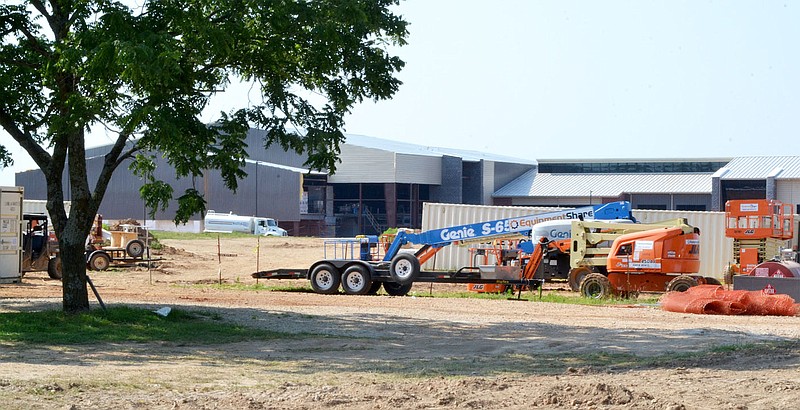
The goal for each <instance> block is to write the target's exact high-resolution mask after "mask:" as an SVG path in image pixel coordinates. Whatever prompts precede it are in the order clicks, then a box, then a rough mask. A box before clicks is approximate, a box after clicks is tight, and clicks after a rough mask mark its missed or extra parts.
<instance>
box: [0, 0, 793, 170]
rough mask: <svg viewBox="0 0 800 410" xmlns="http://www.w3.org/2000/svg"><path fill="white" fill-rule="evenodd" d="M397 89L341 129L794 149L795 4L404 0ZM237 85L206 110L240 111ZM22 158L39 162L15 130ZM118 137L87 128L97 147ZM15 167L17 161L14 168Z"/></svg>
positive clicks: (468, 138)
mask: <svg viewBox="0 0 800 410" xmlns="http://www.w3.org/2000/svg"><path fill="white" fill-rule="evenodd" d="M393 10H394V11H395V12H396V13H398V14H400V15H402V16H403V17H404V18H405V19H406V20H407V21H408V22H409V23H410V26H409V32H410V35H409V37H408V43H409V44H408V45H407V46H404V47H401V48H396V49H392V50H391V51H392V52H394V53H395V54H397V55H398V56H400V57H401V59H403V60H404V61H405V62H406V67H405V69H404V70H403V71H402V72H400V73H399V74H398V77H399V78H400V79H401V80H402V81H403V85H402V86H401V87H400V90H399V92H398V93H397V94H396V95H395V97H394V98H393V99H392V100H388V101H379V102H377V103H374V102H372V101H368V102H365V103H363V104H360V105H358V106H356V107H355V108H354V109H353V111H352V113H351V114H350V115H349V116H348V117H347V118H346V126H345V132H346V133H352V134H361V135H368V136H372V137H378V138H385V139H389V140H396V141H404V142H409V143H414V144H419V145H429V146H440V147H450V148H461V149H469V150H476V151H484V152H490V153H494V154H500V155H507V156H512V157H518V158H526V159H530V158H533V159H582V158H587V159H588V158H592V159H597V158H615V159H619V158H727V157H735V156H750V155H800V148H797V146H798V144H797V143H796V140H797V139H798V137H799V136H800V115H798V107H800V52H798V50H799V49H798V43H799V42H800V24H798V22H800V2H792V1H788V0H785V1H700V0H694V1H647V0H639V1H608V0H607V1H589V0H586V1H563V0H561V1H556V0H548V1H539V0H496V1H492V2H486V1H478V0H406V1H402V2H401V4H400V5H399V6H397V7H393ZM248 91H249V87H248V86H246V85H235V86H232V87H231V88H229V90H228V91H226V92H225V93H222V94H220V95H219V96H218V97H216V98H215V100H214V101H213V103H212V106H211V107H210V108H209V110H208V111H207V112H208V113H209V114H208V118H207V120H209V121H210V120H211V119H212V116H211V114H212V113H216V112H218V111H220V110H228V109H232V108H235V107H236V105H237V104H239V103H240V102H241V101H242V100H243V98H246V97H247V93H248ZM0 138H2V141H3V145H6V147H8V148H10V149H11V150H12V152H13V155H14V159H15V162H16V164H15V166H14V167H12V168H11V169H10V170H9V169H3V170H0V185H4V186H5V185H13V184H14V179H13V172H18V171H21V170H26V169H32V168H35V164H33V162H32V161H31V160H30V158H27V157H26V155H25V154H24V152H22V151H21V149H19V147H18V146H17V145H16V142H14V141H13V140H11V139H10V137H9V136H8V135H7V134H2V135H0ZM109 141H110V137H109V136H106V135H103V134H102V133H93V134H92V136H91V137H90V140H89V141H88V146H90V147H91V146H97V145H101V144H104V143H107V142H109ZM9 171H13V172H9Z"/></svg>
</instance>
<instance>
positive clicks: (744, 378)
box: [0, 238, 800, 409]
mask: <svg viewBox="0 0 800 410" xmlns="http://www.w3.org/2000/svg"><path fill="white" fill-rule="evenodd" d="M166 244H167V245H169V246H170V247H171V248H169V249H168V250H167V251H165V253H164V255H163V258H165V260H164V261H163V262H162V265H161V267H160V268H159V270H156V271H153V272H148V271H146V270H132V269H124V270H116V271H107V272H94V273H92V279H93V280H94V282H95V284H96V285H98V287H99V289H100V293H101V296H102V297H103V298H104V300H105V302H106V303H108V304H111V305H113V304H136V305H140V306H145V307H148V308H152V309H156V308H159V307H163V306H170V307H172V308H183V309H201V310H204V311H213V312H215V313H218V314H219V316H220V317H221V318H222V319H223V320H230V321H235V322H239V323H242V324H246V325H247V326H253V327H260V328H264V329H271V330H275V331H280V332H288V333H292V334H296V335H297V336H296V337H292V338H283V339H278V340H264V341H252V342H246V343H235V344H228V345H212V346H207V345H201V346H194V345H175V344H168V343H163V344H112V345H105V344H104V345H87V346H42V347H36V346H19V345H1V346H0V407H2V408H74V409H86V408H131V409H132V408H148V409H149V408H163V409H173V408H177V409H181V408H186V409H194V408H237V409H238V408H252V409H260V408H320V407H326V408H348V409H350V408H356V409H373V408H531V407H541V408H570V409H571V408H581V409H583V408H597V409H606V408H608V409H622V408H625V409H631V408H632V409H683V408H686V409H695V408H696V409H709V408H720V409H745V408H747V409H773V408H774V409H786V408H794V407H796V405H797V403H798V402H800V317H720V316H699V315H687V314H675V313H669V312H664V311H661V310H660V309H658V308H657V307H656V306H641V305H632V306H629V307H587V306H576V305H564V304H552V303H544V302H537V301H535V300H534V301H509V300H474V299H435V298H429V297H424V295H425V294H427V287H425V289H417V290H415V292H416V296H407V297H389V296H364V297H355V296H346V295H331V296H324V295H316V294H311V293H298V292H268V291H259V292H253V291H240V290H221V289H215V288H211V287H207V286H188V285H190V284H202V283H209V282H214V281H216V280H218V278H219V276H220V274H221V276H222V277H223V279H224V281H226V282H228V283H232V282H237V281H238V282H242V283H251V282H254V280H253V279H251V278H250V277H249V274H250V273H252V272H253V271H255V270H256V262H255V261H256V253H255V252H256V246H255V245H256V244H255V239H253V240H250V239H237V240H229V241H224V242H223V244H224V245H223V248H222V249H221V253H222V254H223V255H224V256H223V257H222V258H221V263H220V259H218V257H217V252H216V251H217V248H216V247H217V243H216V241H185V242H178V241H166ZM320 249H321V242H320V240H318V239H304V238H288V239H287V238H267V239H266V240H264V239H262V242H261V244H260V246H259V249H258V251H259V252H260V256H259V258H258V265H259V266H258V268H259V269H267V268H272V267H303V266H307V265H308V263H310V262H311V261H313V260H315V259H318V258H320V257H321V256H322V255H321V252H320ZM59 295H60V287H59V286H58V283H57V282H55V281H52V280H48V279H46V275H40V274H28V275H27V276H26V277H25V278H24V280H23V284H22V285H0V303H1V305H0V311H15V310H23V309H44V308H58V307H59V306H60V299H59Z"/></svg>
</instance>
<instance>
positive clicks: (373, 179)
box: [328, 145, 395, 184]
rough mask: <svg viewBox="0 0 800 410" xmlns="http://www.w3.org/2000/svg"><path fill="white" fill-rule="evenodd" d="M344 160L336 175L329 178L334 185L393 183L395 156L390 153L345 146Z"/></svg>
mask: <svg viewBox="0 0 800 410" xmlns="http://www.w3.org/2000/svg"><path fill="white" fill-rule="evenodd" d="M339 158H340V159H341V160H342V162H340V163H339V164H337V165H336V173H335V174H333V175H331V176H330V177H328V182H329V183H332V184H357V183H365V184H368V183H393V182H395V154H394V153H393V152H390V151H383V150H379V149H372V148H363V147H357V146H353V145H343V146H342V152H341V155H339Z"/></svg>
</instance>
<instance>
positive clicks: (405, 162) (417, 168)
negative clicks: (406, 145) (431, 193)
mask: <svg viewBox="0 0 800 410" xmlns="http://www.w3.org/2000/svg"><path fill="white" fill-rule="evenodd" d="M394 171H395V181H396V182H399V183H402V184H429V185H441V184H442V157H436V156H428V155H413V154H396V156H395V170H394Z"/></svg>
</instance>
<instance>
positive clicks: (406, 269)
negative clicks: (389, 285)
mask: <svg viewBox="0 0 800 410" xmlns="http://www.w3.org/2000/svg"><path fill="white" fill-rule="evenodd" d="M419 271H420V266H419V259H417V257H416V256H414V255H412V254H410V253H400V254H398V255H396V256H395V257H394V258H392V263H391V264H390V265H389V274H390V275H391V276H392V280H393V281H394V282H397V283H399V284H401V285H406V284H410V283H414V281H415V280H416V279H417V277H418V276H419Z"/></svg>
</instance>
